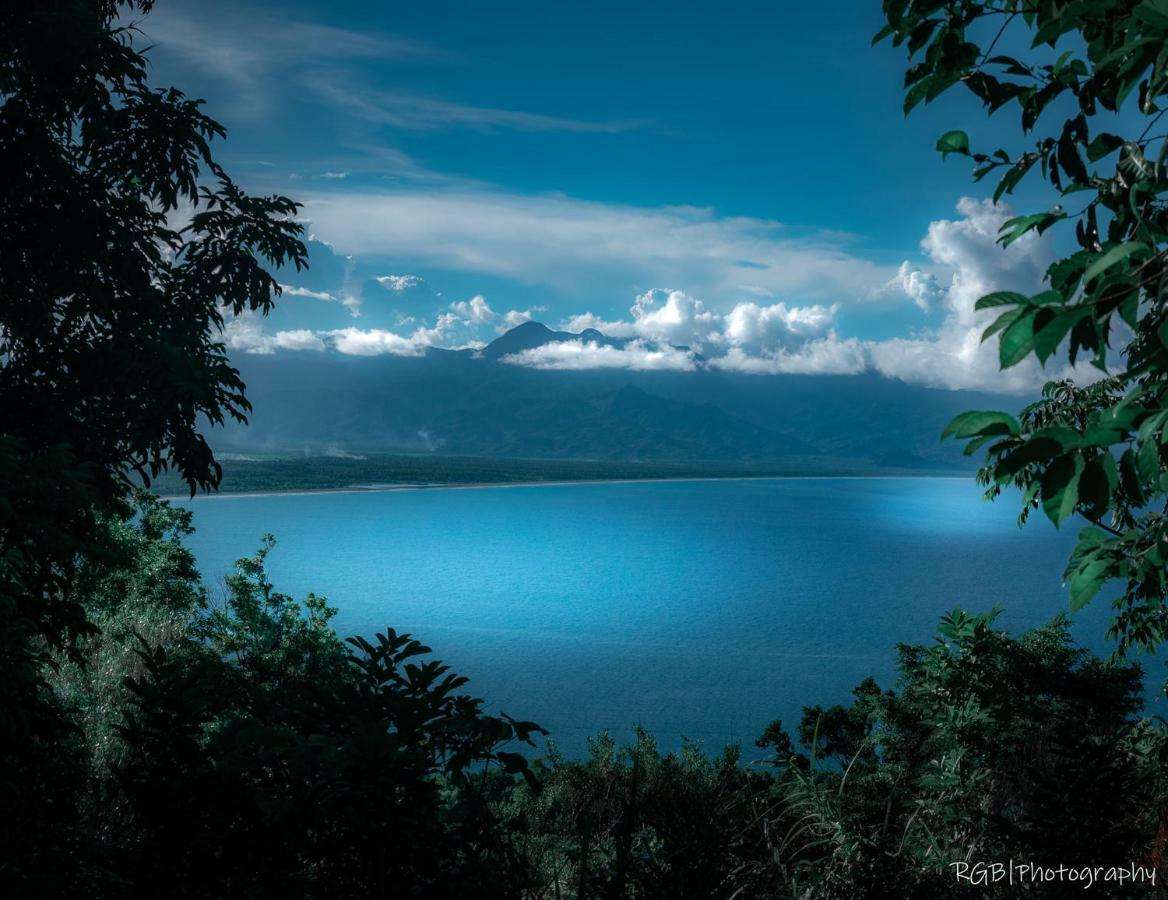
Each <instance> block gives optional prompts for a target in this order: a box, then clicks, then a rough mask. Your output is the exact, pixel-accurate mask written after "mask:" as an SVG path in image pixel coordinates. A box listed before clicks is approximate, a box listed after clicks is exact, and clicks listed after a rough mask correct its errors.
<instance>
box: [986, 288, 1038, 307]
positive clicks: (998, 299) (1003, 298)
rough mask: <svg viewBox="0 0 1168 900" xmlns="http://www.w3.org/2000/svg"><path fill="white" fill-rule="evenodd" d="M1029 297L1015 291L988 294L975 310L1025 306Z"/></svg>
mask: <svg viewBox="0 0 1168 900" xmlns="http://www.w3.org/2000/svg"><path fill="white" fill-rule="evenodd" d="M1026 303H1027V297H1026V295H1025V294H1018V293H1015V292H1014V291H994V292H993V293H992V294H986V295H985V296H984V297H982V298H981V299H979V300H978V301H977V303H975V304H974V305H973V308H974V309H992V308H993V307H995V306H1025V305H1026Z"/></svg>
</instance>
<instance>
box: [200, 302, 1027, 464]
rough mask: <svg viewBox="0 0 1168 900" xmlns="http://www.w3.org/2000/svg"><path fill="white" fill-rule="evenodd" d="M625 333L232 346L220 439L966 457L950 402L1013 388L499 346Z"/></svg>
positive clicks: (507, 452)
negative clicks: (523, 359) (682, 366)
mask: <svg viewBox="0 0 1168 900" xmlns="http://www.w3.org/2000/svg"><path fill="white" fill-rule="evenodd" d="M580 339H583V340H584V341H594V342H596V343H604V344H609V345H613V346H620V345H621V344H622V343H623V342H622V341H621V339H619V338H609V337H607V336H605V335H603V334H601V333H600V332H598V331H593V330H589V331H586V332H583V333H581V334H574V333H571V332H558V331H553V330H551V329H549V328H547V327H546V326H544V325H542V324H540V323H538V322H527V323H524V324H522V325H520V326H518V327H516V328H513V329H511V330H510V331H508V332H507V333H505V334H503V335H502V336H500V337H499V338H497V339H496V340H495V341H493V342H492V343H491V344H489V345H487V346H486V347H485V348H482V349H481V350H477V351H476V350H443V349H438V348H430V349H428V350H427V351H426V352H425V353H423V354H422V355H419V356H392V355H381V356H353V355H344V354H340V353H336V352H327V351H326V352H323V353H306V352H305V353H277V354H270V355H242V356H240V357H237V358H235V360H234V362H235V365H236V366H237V367H238V368H239V369H240V372H241V374H242V376H243V378H244V381H245V382H246V383H247V386H248V396H249V398H250V400H251V402H252V405H253V407H254V413H253V415H252V416H251V421H250V424H249V425H247V426H246V427H243V426H238V425H232V426H229V427H227V428H226V429H218V430H216V432H215V433H214V435H215V439H214V445H215V448H216V450H218V451H219V452H236V453H247V452H253V453H254V452H266V453H277V454H278V453H296V454H301V453H304V454H310V455H330V454H341V455H344V454H349V453H411V454H412V453H418V454H436V455H460V456H485V457H506V458H543V459H588V460H610V461H618V460H619V461H624V462H630V461H656V462H666V461H669V462H752V463H757V462H782V461H787V462H789V461H792V460H799V459H816V460H819V461H820V462H822V461H824V460H836V461H840V462H841V463H843V462H847V463H848V464H849V465H850V466H851V467H853V468H854V467H856V466H858V467H860V468H880V469H886V468H896V469H923V470H927V469H942V468H944V469H953V468H961V469H964V470H968V469H969V468H970V467H971V463H970V461H969V460H967V459H965V458H963V457H962V455H961V452H960V448H959V447H958V446H955V445H954V444H952V443H947V444H941V443H940V442H939V440H938V436H939V434H940V433H941V430H942V429H943V428H944V426H945V424H946V423H947V422H948V421H949V420H950V419H951V418H952V417H953V416H954V415H956V414H957V413H959V412H963V411H965V410H969V409H986V408H988V409H1014V408H1016V407H1017V406H1018V405H1019V399H1018V398H1016V397H1003V396H1000V395H991V394H979V393H974V392H968V391H946V390H936V389H931V388H926V387H920V386H916V385H909V384H906V383H904V382H901V381H896V380H892V379H888V378H884V377H882V376H879V375H877V374H875V373H868V374H861V375H791V374H780V375H748V374H740V373H734V372H727V371H722V370H717V369H712V368H705V367H699V368H698V370H697V371H692V372H678V371H630V370H625V369H590V370H582V371H550V370H543V369H538V370H537V369H532V368H527V367H524V366H519V365H514V364H512V363H510V362H505V361H504V360H505V359H506V358H507V357H509V356H511V355H513V354H516V353H519V352H521V351H523V350H529V349H533V348H536V347H539V346H541V345H543V344H546V343H549V342H552V341H568V340H580Z"/></svg>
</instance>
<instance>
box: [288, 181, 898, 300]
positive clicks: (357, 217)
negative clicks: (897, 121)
mask: <svg viewBox="0 0 1168 900" xmlns="http://www.w3.org/2000/svg"><path fill="white" fill-rule="evenodd" d="M301 199H303V200H304V201H305V215H306V216H308V217H309V218H310V219H311V220H312V223H313V229H314V231H315V232H316V233H318V234H321V235H325V236H327V237H328V239H329V241H331V242H332V243H333V244H335V245H336V246H337V248H338V250H339V252H342V253H347V254H356V255H359V256H369V257H376V256H393V257H395V258H400V259H410V260H414V261H416V262H417V263H418V264H419V265H430V266H433V267H435V268H446V269H453V270H457V271H463V272H473V273H476V274H482V275H488V276H494V277H503V278H511V279H515V280H518V281H520V282H523V283H527V284H544V285H549V286H552V287H554V288H555V289H557V290H558V291H567V292H571V291H572V290H574V289H575V290H579V291H582V290H584V289H588V290H594V289H595V286H596V285H598V284H599V285H607V286H608V289H611V290H628V286H629V285H635V284H642V285H652V284H680V285H685V286H686V291H687V292H689V293H690V294H692V295H693V296H699V297H702V298H703V300H704V301H705V302H706V303H729V302H733V301H734V300H736V299H738V298H740V297H741V296H742V293H743V291H742V289H741V288H740V287H739V285H740V284H741V283H742V280H743V277H742V276H743V263H744V261H745V260H749V261H751V273H750V278H751V284H752V290H751V292H752V293H753V294H755V295H756V296H764V297H765V296H766V294H765V293H761V292H763V291H769V292H772V293H774V294H776V295H781V296H783V297H786V298H799V300H800V302H803V300H804V299H806V300H807V301H810V302H827V303H832V302H840V301H842V300H847V299H850V298H854V299H855V300H856V301H857V302H870V300H869V298H871V297H872V294H873V291H872V288H873V286H874V285H881V284H884V283H885V282H887V281H888V280H889V279H891V278H892V277H893V276H894V275H895V271H896V270H895V268H893V267H889V266H881V265H877V264H875V263H873V262H871V261H869V260H866V259H863V258H861V257H858V256H855V255H853V254H851V253H849V252H848V244H849V242H850V241H851V238H849V237H847V236H841V235H839V234H835V233H818V232H817V233H810V234H797V233H794V232H792V231H791V230H790V229H788V228H786V227H784V226H783V225H782V224H781V223H779V222H776V221H772V220H767V219H757V218H746V217H724V216H719V215H717V214H716V213H714V212H713V211H711V210H708V209H694V208H690V207H659V208H645V207H635V206H621V205H615V204H606V203H596V202H589V201H585V200H577V199H573V198H570V197H564V196H561V195H539V196H528V195H521V194H511V193H506V192H503V191H487V190H470V189H452V190H432V189H427V190H424V191H421V190H401V191H392V192H385V193H370V192H345V193H340V192H324V191H317V192H306V193H305V194H304V195H303V196H302V198H301ZM574 286H578V287H574ZM877 299H878V298H877Z"/></svg>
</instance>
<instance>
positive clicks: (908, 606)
mask: <svg viewBox="0 0 1168 900" xmlns="http://www.w3.org/2000/svg"><path fill="white" fill-rule="evenodd" d="M189 505H190V507H191V508H192V509H193V510H194V521H195V526H196V528H197V533H196V534H195V535H194V537H193V538H192V539H191V545H192V548H193V549H194V551H195V553H196V555H197V558H198V560H199V565H200V568H201V570H202V572H203V573H204V576H205V578H206V579H207V582H208V584H209V586H210V589H211V593H212V597H213V598H214V597H215V596H216V595H221V594H222V577H223V575H224V574H225V573H227V572H228V571H229V569H230V566H231V563H232V562H233V561H234V560H235V559H236V558H238V557H240V556H244V555H248V554H250V553H251V552H252V551H253V550H254V549H255V548H256V547H257V546H258V544H259V539H260V536H261V535H262V534H264V533H265V532H272V533H274V534H275V535H276V537H277V540H278V545H277V547H276V549H275V550H274V551H273V552H272V555H271V556H270V557H269V562H270V571H271V575H272V579H273V581H274V582H275V584H276V586H277V588H278V589H279V590H282V591H285V592H287V593H291V594H294V595H295V596H298V597H300V596H303V595H304V594H305V593H306V592H308V591H314V592H316V593H318V594H324V595H326V596H327V597H328V598H329V600H330V601H331V603H332V604H333V605H334V606H337V607H339V609H340V613H339V615H338V617H337V619H336V625H337V627H338V630H339V631H340V632H342V633H343V634H354V633H358V634H365V635H369V634H372V633H373V632H376V631H378V630H381V629H384V628H385V627H387V626H392V627H394V628H396V629H398V630H399V631H409V632H411V633H413V634H414V635H415V636H416V637H418V638H420V639H421V640H423V641H424V642H425V643H427V644H428V645H430V646H431V647H432V648H433V649H434V651H435V654H436V655H437V656H438V657H439V658H440V659H442V660H443V661H445V662H447V663H449V664H450V665H452V666H453V667H454V669H455V670H456V671H458V672H460V673H462V674H464V675H467V676H468V677H469V678H470V685H469V688H468V689H469V690H471V691H473V692H474V693H476V694H477V695H478V696H481V697H483V698H484V699H485V700H486V702H487V705H488V707H489V708H490V709H492V710H493V711H498V710H503V711H506V712H508V713H510V714H511V715H514V716H516V717H520V718H526V719H532V720H535V721H537V722H539V723H540V724H541V725H543V726H544V727H545V728H547V729H549V730H550V731H551V733H552V735H553V737H554V738H555V740H556V743H557V744H558V745H559V747H560V748H561V749H562V750H564V751H565V752H566V753H569V754H578V753H581V752H583V750H584V747H585V740H586V738H587V736H589V735H593V734H596V733H597V732H598V731H599V730H601V729H608V730H609V731H611V732H613V733H614V734H615V735H617V736H621V737H623V736H627V735H628V734H630V733H631V729H632V727H633V726H634V725H635V724H641V725H643V726H644V727H645V728H647V729H648V730H649V731H650V732H652V733H653V734H655V735H656V736H657V737H658V739H659V741H660V743H661V745H662V746H663V747H664V748H667V749H673V748H675V747H676V746H677V745H678V744H679V743H680V738H681V736H682V735H685V736H687V737H690V738H693V739H696V740H699V741H702V742H703V743H705V744H706V745H707V746H708V747H709V748H711V749H712V750H716V749H719V748H720V747H721V746H722V745H723V744H725V743H726V742H728V741H734V740H737V741H741V742H742V743H743V745H744V747H745V748H746V750H747V754H746V755H747V756H748V757H749V756H750V751H751V745H752V742H753V740H754V738H755V737H757V736H758V734H759V733H760V732H761V731H762V729H763V728H764V727H765V725H766V724H767V723H768V722H770V721H771V720H773V719H775V718H781V719H783V721H784V722H785V723H787V724H788V725H789V726H792V727H793V726H794V724H795V723H797V721H798V718H799V715H800V709H801V707H802V706H804V705H809V704H814V703H821V704H825V705H827V704H831V703H838V702H845V701H847V700H848V698H849V693H850V690H851V688H852V687H854V686H855V685H856V684H857V683H858V682H859V681H860V680H861V679H863V678H864V677H865V676H867V675H873V676H875V677H876V678H877V680H878V681H879V682H880V684H881V686H883V687H890V686H892V685H893V684H894V682H895V674H894V668H893V652H894V647H895V645H896V644H898V643H901V642H926V641H929V640H930V639H931V637H932V635H933V634H934V633H935V628H936V624H937V621H938V619H939V617H940V616H941V615H942V614H943V613H944V612H946V611H948V610H951V609H953V608H954V607H956V606H961V607H963V608H966V609H968V610H970V611H981V610H986V609H989V608H990V607H992V606H995V605H1000V606H1003V607H1004V608H1005V613H1004V614H1003V616H1002V618H1001V619H1000V621H1001V623H1002V624H1003V625H1005V626H1006V627H1008V628H1010V629H1011V630H1015V631H1017V630H1021V629H1024V628H1027V627H1031V626H1034V625H1037V624H1040V623H1042V622H1045V621H1047V620H1048V619H1050V618H1051V617H1052V616H1053V615H1055V614H1056V613H1057V612H1059V611H1062V610H1065V609H1066V608H1067V599H1066V592H1065V589H1064V588H1063V587H1062V586H1061V583H1060V575H1061V572H1062V570H1063V567H1064V566H1065V564H1066V559H1067V555H1068V553H1069V551H1070V549H1071V546H1072V545H1073V543H1074V529H1068V530H1064V531H1062V532H1058V531H1055V529H1054V528H1053V527H1052V526H1051V525H1050V524H1049V523H1048V522H1047V521H1045V519H1042V518H1041V517H1040V516H1036V517H1034V519H1033V520H1032V523H1031V524H1030V525H1028V526H1027V527H1026V528H1024V529H1022V530H1021V531H1020V530H1019V529H1018V527H1017V525H1016V524H1015V516H1016V514H1017V504H1016V501H1015V500H1013V499H1011V498H1003V499H1001V500H999V501H998V502H997V503H994V504H987V503H985V502H983V501H982V499H981V494H980V490H979V489H978V487H977V486H976V485H975V484H974V483H973V481H972V480H971V479H930V478H920V479H916V478H914V479H901V478H896V479H894V478H846V479H845V478H815V479H767V480H726V481H688V482H652V483H619V484H615V483H614V484H573V485H545V486H531V487H526V486H523V487H498V488H473V489H427V490H418V491H386V492H338V493H319V494H284V495H279V494H271V495H261V496H255V495H252V496H229V495H227V496H219V497H211V498H202V499H196V500H193V501H190V502H189ZM1108 614H1109V610H1108V609H1107V604H1106V603H1103V602H1097V603H1095V604H1093V605H1092V606H1091V607H1088V609H1087V610H1086V611H1084V613H1082V614H1080V615H1079V616H1078V617H1076V622H1075V632H1076V634H1077V635H1078V636H1079V637H1080V638H1081V639H1082V640H1083V641H1084V642H1085V643H1087V644H1088V645H1089V646H1091V647H1093V648H1094V649H1096V650H1099V651H1106V650H1107V649H1108V647H1107V645H1106V644H1105V643H1104V642H1103V634H1104V631H1105V627H1106V623H1107V621H1108V617H1109V615H1108Z"/></svg>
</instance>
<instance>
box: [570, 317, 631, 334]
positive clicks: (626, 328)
mask: <svg viewBox="0 0 1168 900" xmlns="http://www.w3.org/2000/svg"><path fill="white" fill-rule="evenodd" d="M560 327H561V328H562V329H564V331H574V332H577V333H579V332H581V331H587V330H588V329H589V328H592V329H594V330H596V331H599V332H601V333H602V334H606V335H608V336H609V337H618V338H623V337H632V336H633V335H635V334H636V333H637V329H636V327H635V326H634V325H633V323H632V322H621V321H615V322H613V321H606V320H604V319H602V318H600V316H596V315H593V314H592V313H590V312H586V313H580V314H578V315H575V316H571V317H570V318H567V319H565V320H564V321H563V322H562V323H561V324H560Z"/></svg>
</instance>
